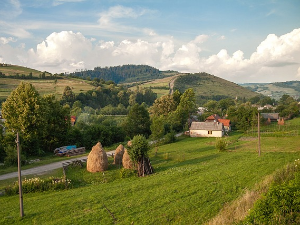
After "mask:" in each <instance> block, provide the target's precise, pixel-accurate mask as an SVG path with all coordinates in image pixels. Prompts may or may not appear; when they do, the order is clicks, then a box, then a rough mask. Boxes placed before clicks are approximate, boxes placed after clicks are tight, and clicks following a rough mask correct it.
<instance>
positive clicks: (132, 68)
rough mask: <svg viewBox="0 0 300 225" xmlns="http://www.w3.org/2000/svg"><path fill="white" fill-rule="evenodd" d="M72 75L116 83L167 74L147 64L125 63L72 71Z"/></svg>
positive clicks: (139, 80) (143, 79) (156, 77)
mask: <svg viewBox="0 0 300 225" xmlns="http://www.w3.org/2000/svg"><path fill="white" fill-rule="evenodd" d="M70 76H75V77H80V78H83V79H90V80H93V79H95V78H98V79H104V80H106V81H108V80H112V81H114V82H115V83H132V82H141V81H146V80H153V79H158V78H163V77H165V74H164V73H163V72H161V71H159V70H158V69H156V68H154V67H151V66H147V65H123V66H113V67H104V68H101V67H95V68H94V69H93V70H84V71H78V72H74V73H70Z"/></svg>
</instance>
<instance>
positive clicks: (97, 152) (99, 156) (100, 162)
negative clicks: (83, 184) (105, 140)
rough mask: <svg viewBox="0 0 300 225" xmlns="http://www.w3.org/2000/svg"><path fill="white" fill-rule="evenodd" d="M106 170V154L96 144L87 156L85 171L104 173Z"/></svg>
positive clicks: (98, 144) (99, 145) (100, 146)
mask: <svg viewBox="0 0 300 225" xmlns="http://www.w3.org/2000/svg"><path fill="white" fill-rule="evenodd" d="M107 168H108V159H107V154H106V152H105V151H104V149H103V148H102V145H101V143H100V142H98V143H97V144H96V145H95V146H94V147H93V148H92V151H91V152H90V154H89V155H88V159H87V165H86V169H87V171H89V172H100V171H105V170H107Z"/></svg>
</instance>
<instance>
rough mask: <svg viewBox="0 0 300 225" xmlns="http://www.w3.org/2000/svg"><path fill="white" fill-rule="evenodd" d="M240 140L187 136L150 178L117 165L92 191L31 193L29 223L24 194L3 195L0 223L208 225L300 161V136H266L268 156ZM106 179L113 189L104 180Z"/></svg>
mask: <svg viewBox="0 0 300 225" xmlns="http://www.w3.org/2000/svg"><path fill="white" fill-rule="evenodd" d="M297 123H298V124H299V120H298V122H297ZM238 138H239V135H237V134H236V135H233V136H232V137H230V140H231V142H232V143H234V144H231V145H230V146H229V151H227V152H223V153H219V152H217V151H216V150H215V147H214V140H215V139H214V138H212V139H209V138H185V139H182V140H181V141H178V142H177V143H174V144H169V145H165V146H160V147H159V149H158V154H157V156H155V155H154V150H152V152H151V153H150V158H151V162H152V165H153V166H154V169H155V174H154V175H152V176H148V177H145V178H137V177H131V178H127V179H118V178H117V177H118V175H119V170H118V169H117V168H115V167H113V165H111V166H110V170H109V171H107V172H105V177H104V178H103V175H102V174H99V173H98V174H92V175H90V176H94V177H95V179H96V180H98V182H95V183H94V184H91V185H89V186H86V187H81V188H77V189H72V190H66V191H60V192H45V193H42V194H39V193H32V194H24V208H25V218H24V219H23V220H22V222H21V221H20V219H19V211H18V210H19V209H18V196H11V197H6V196H2V197H0V205H5V207H1V208H0V223H3V224H16V223H22V224H32V223H38V224H41V223H43V224H58V223H60V224H73V223H76V224H87V223H92V224H95V223H99V224H113V219H112V217H111V215H110V214H109V212H108V211H107V210H106V208H107V209H109V210H110V211H111V212H112V213H113V215H114V216H115V217H116V218H117V219H118V224H130V223H132V222H134V224H202V223H204V222H205V221H207V220H208V219H210V218H212V217H213V216H215V215H216V214H217V213H218V212H219V211H220V209H221V208H222V207H223V206H224V205H225V204H226V203H228V202H231V201H233V200H234V199H236V198H237V197H239V196H241V195H242V194H243V193H244V190H245V189H251V188H253V187H254V185H255V183H258V182H260V181H261V180H263V179H264V177H265V176H267V175H269V174H272V173H273V172H274V171H275V170H276V169H279V168H282V167H283V166H284V165H286V164H287V163H289V162H292V161H294V160H295V159H297V158H299V157H300V149H299V136H294V137H283V138H280V137H274V138H273V137H262V139H261V142H262V156H261V157H258V156H257V152H256V146H257V140H256V139H253V138H248V137H247V138H240V139H239V141H238V142H234V140H237V139H238ZM286 143H289V145H288V146H287V145H286ZM78 176H79V177H80V176H81V175H78ZM111 177H114V179H110V178H111ZM103 179H105V180H106V181H108V183H101V182H99V181H101V180H103ZM113 180H114V181H113ZM104 205H105V206H104ZM105 207H106V208H105Z"/></svg>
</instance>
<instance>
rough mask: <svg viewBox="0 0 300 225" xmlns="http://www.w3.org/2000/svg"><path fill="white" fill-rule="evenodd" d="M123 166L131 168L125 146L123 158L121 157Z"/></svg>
mask: <svg viewBox="0 0 300 225" xmlns="http://www.w3.org/2000/svg"><path fill="white" fill-rule="evenodd" d="M122 163H123V167H124V168H125V169H133V162H132V161H131V159H130V156H129V154H128V151H127V149H126V148H125V150H124V154H123V159H122Z"/></svg>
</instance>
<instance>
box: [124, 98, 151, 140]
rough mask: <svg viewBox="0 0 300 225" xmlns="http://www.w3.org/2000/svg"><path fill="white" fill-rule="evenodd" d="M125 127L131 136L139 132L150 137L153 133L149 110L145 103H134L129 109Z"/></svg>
mask: <svg viewBox="0 0 300 225" xmlns="http://www.w3.org/2000/svg"><path fill="white" fill-rule="evenodd" d="M123 127H124V130H125V132H126V134H127V136H129V137H130V138H133V137H134V136H135V135H138V134H143V135H144V136H146V137H148V136H149V135H150V133H151V130H150V117H149V113H148V110H147V109H146V108H145V107H144V106H143V105H139V104H137V103H136V104H135V105H133V106H132V107H131V108H130V110H129V113H128V116H127V118H126V120H125V122H124V124H123Z"/></svg>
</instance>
